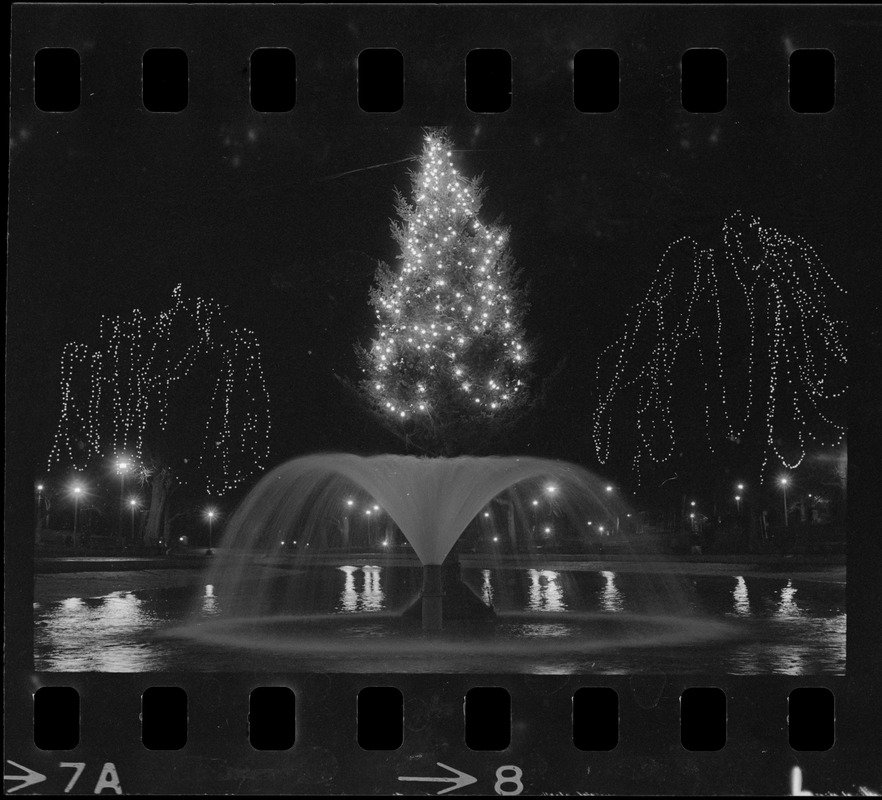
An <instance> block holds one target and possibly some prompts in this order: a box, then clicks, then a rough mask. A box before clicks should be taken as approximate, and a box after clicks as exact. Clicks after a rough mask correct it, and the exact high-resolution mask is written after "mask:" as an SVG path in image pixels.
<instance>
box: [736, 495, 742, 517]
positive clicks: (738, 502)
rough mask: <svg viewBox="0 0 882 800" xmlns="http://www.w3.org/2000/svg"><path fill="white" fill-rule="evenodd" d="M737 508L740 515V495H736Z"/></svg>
mask: <svg viewBox="0 0 882 800" xmlns="http://www.w3.org/2000/svg"><path fill="white" fill-rule="evenodd" d="M735 508H736V509H737V511H738V513H739V514H740V513H741V495H740V494H736V495H735Z"/></svg>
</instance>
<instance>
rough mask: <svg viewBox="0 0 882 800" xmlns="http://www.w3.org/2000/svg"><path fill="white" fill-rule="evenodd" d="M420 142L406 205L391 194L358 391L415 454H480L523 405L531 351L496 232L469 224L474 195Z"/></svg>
mask: <svg viewBox="0 0 882 800" xmlns="http://www.w3.org/2000/svg"><path fill="white" fill-rule="evenodd" d="M451 156H452V144H451V142H450V140H449V138H448V137H447V135H446V134H445V133H444V132H443V131H432V132H429V133H428V134H427V135H426V137H425V143H424V148H423V152H422V155H421V156H420V159H419V169H418V170H417V171H416V172H415V173H414V174H413V175H412V178H413V203H414V204H413V205H411V204H410V203H408V201H407V200H406V199H404V198H403V197H401V196H399V197H398V202H397V211H398V215H399V217H400V221H396V222H393V225H392V231H393V235H394V238H395V241H396V242H397V243H398V245H399V247H400V254H399V255H398V258H397V262H398V263H397V265H396V267H395V268H391V267H389V266H387V265H386V264H380V266H379V269H378V270H377V276H376V286H375V287H374V289H373V290H372V292H371V298H370V302H371V304H372V305H373V307H374V309H375V310H376V313H377V317H378V319H379V326H378V337H377V338H376V339H375V340H374V341H373V342H372V343H371V345H370V349H368V350H360V351H359V353H360V359H361V366H362V369H363V371H364V372H365V373H366V375H367V378H366V379H365V380H364V381H363V382H362V390H363V392H364V393H365V395H366V396H367V397H368V399H369V401H370V403H371V405H372V406H373V407H374V408H375V409H376V410H377V411H378V412H379V413H380V414H381V415H382V417H383V420H384V421H385V422H386V423H387V425H388V427H390V428H392V429H393V430H395V431H396V432H397V433H399V434H401V435H405V436H406V437H407V439H408V440H409V441H410V442H412V443H414V444H415V445H416V446H417V447H418V448H419V449H421V450H422V451H424V452H427V453H433V454H443V455H453V454H456V453H461V452H475V451H477V450H480V449H482V448H485V447H487V446H488V445H489V444H491V443H492V441H493V440H494V438H495V437H497V436H498V435H499V434H500V433H501V432H503V431H504V430H506V429H508V427H509V426H510V424H511V423H513V422H514V421H515V420H516V419H517V418H518V417H519V416H520V415H521V414H522V413H523V412H524V411H525V410H526V408H527V406H528V404H529V387H528V382H529V374H528V365H529V362H530V357H531V353H530V351H529V349H528V347H527V346H526V345H525V344H524V341H523V316H524V313H525V310H526V309H525V304H524V302H523V299H522V296H521V295H522V290H520V289H518V286H517V283H518V280H517V278H518V276H517V273H516V272H515V270H514V265H513V260H512V258H511V256H510V253H509V248H508V244H507V242H508V231H507V230H505V229H504V228H502V227H499V226H496V225H485V224H483V223H482V222H481V220H480V219H479V217H478V213H479V211H480V209H481V201H482V197H483V192H482V190H481V189H480V186H479V183H478V182H477V181H472V180H468V179H466V178H464V177H463V176H461V175H460V174H459V173H458V172H457V170H456V169H455V168H454V166H453V161H452V160H451Z"/></svg>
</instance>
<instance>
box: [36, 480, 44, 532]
mask: <svg viewBox="0 0 882 800" xmlns="http://www.w3.org/2000/svg"><path fill="white" fill-rule="evenodd" d="M44 488H45V487H44V486H43V484H42V483H38V484H37V485H36V486H34V489H36V490H37V494H36V495H35V496H34V512H35V513H34V520H35V522H36V527H37V530H39V529H40V509H41V508H42V507H43V489H44Z"/></svg>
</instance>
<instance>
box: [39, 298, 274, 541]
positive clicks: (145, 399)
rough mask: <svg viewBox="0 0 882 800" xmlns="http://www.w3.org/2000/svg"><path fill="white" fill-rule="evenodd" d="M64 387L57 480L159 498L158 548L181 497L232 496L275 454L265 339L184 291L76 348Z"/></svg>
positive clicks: (155, 509) (106, 326) (154, 533)
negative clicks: (181, 491) (180, 493)
mask: <svg viewBox="0 0 882 800" xmlns="http://www.w3.org/2000/svg"><path fill="white" fill-rule="evenodd" d="M60 388H61V412H60V415H59V421H58V427H57V431H56V434H55V440H54V443H53V447H52V452H51V454H50V456H49V463H48V468H49V471H50V473H52V472H58V471H59V470H72V471H73V472H75V473H80V474H86V473H88V474H89V475H91V476H92V477H93V479H94V478H97V477H98V476H100V475H102V474H104V473H106V474H110V473H114V474H113V478H112V480H108V486H112V485H113V484H116V486H120V484H119V483H116V482H117V481H122V484H121V485H122V486H125V485H126V484H127V485H128V489H129V490H134V491H137V488H138V485H139V484H140V485H141V486H142V487H143V488H147V489H149V491H150V502H149V512H148V515H147V523H146V526H145V534H144V538H146V539H147V541H149V542H159V541H162V540H165V541H166V542H167V541H168V535H169V531H168V525H169V519H170V502H171V497H172V494H173V492H174V491H175V489H176V488H178V487H180V486H188V487H189V489H190V490H192V491H193V492H196V493H198V494H203V495H204V494H208V495H209V496H212V497H216V498H217V497H222V496H224V495H225V494H227V493H228V492H230V491H232V490H233V489H235V488H236V487H237V486H239V485H240V484H241V483H243V482H244V481H245V480H246V479H247V478H248V477H249V476H251V475H253V474H254V473H255V472H257V471H259V470H261V469H263V467H264V465H265V460H266V458H267V456H268V455H269V431H270V418H269V399H268V396H267V392H266V385H265V381H264V375H263V366H262V363H261V355H260V347H259V344H258V342H257V340H256V337H255V335H254V333H253V331H250V330H247V329H243V328H235V327H233V326H232V325H231V324H230V323H229V321H228V319H227V316H226V313H225V311H224V309H223V307H222V306H220V305H219V304H218V303H217V302H215V301H214V300H211V299H209V298H201V297H186V296H185V295H184V294H183V292H182V289H181V286H177V287H176V288H175V289H174V291H173V293H172V304H171V306H170V307H168V308H167V309H165V310H163V311H161V312H160V313H159V314H157V315H156V316H148V315H146V314H143V313H142V312H141V311H140V310H139V309H134V310H133V311H132V312H131V314H129V315H124V316H116V317H103V318H102V320H101V326H100V330H99V333H98V336H97V338H96V340H95V341H94V342H92V343H84V342H70V343H68V344H67V345H65V347H64V349H63V352H62V356H61V386H60ZM123 465H124V469H125V471H126V474H125V475H121V474H120V468H121V466H123ZM110 491H114V489H112V488H111V489H110ZM116 491H117V492H119V491H120V489H119V488H117V489H116Z"/></svg>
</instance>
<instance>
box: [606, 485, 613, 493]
mask: <svg viewBox="0 0 882 800" xmlns="http://www.w3.org/2000/svg"><path fill="white" fill-rule="evenodd" d="M612 490H613V487H612V486H607V487H606V493H607V494H612Z"/></svg>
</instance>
